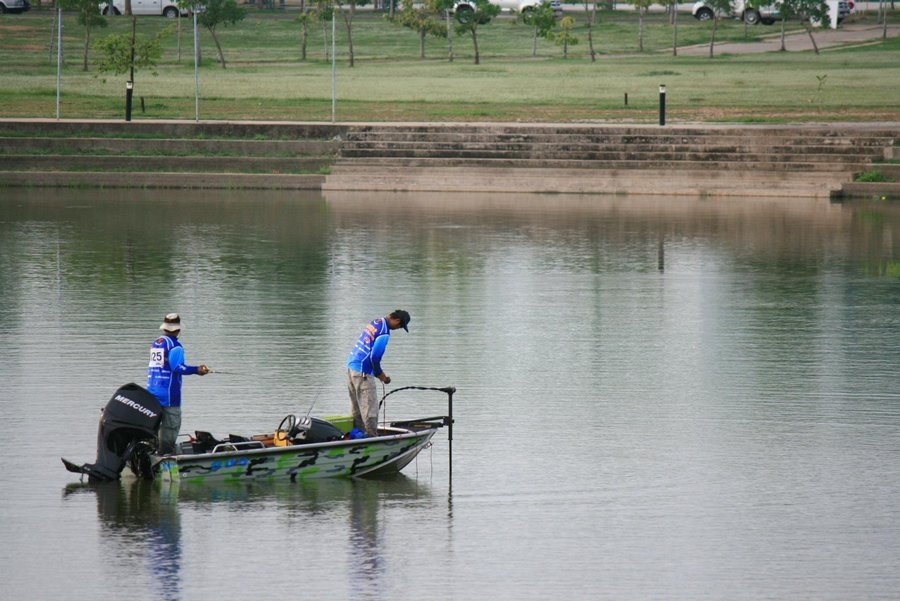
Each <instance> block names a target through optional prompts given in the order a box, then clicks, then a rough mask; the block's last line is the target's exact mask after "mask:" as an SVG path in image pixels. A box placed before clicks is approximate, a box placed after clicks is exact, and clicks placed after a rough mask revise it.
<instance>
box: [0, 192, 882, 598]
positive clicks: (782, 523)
mask: <svg viewBox="0 0 900 601" xmlns="http://www.w3.org/2000/svg"><path fill="white" fill-rule="evenodd" d="M395 308H403V309H406V310H408V311H409V312H410V313H411V314H412V318H413V319H412V323H411V324H410V332H409V334H406V333H404V332H402V331H399V332H396V333H395V335H394V336H393V337H392V341H391V343H390V346H389V348H388V352H387V355H386V358H385V363H384V366H385V369H386V371H387V373H389V374H390V375H391V376H392V377H393V382H392V385H391V388H393V387H400V386H409V385H422V386H446V385H455V386H456V387H457V388H458V393H457V395H456V396H455V397H454V410H455V415H456V427H455V429H454V440H453V452H454V455H453V480H452V485H451V482H450V480H449V473H448V471H449V470H448V467H449V464H448V455H447V451H448V441H447V433H446V431H442V432H439V433H438V435H437V436H436V437H435V444H434V446H433V447H432V448H431V449H429V450H426V451H425V452H423V454H422V455H420V456H419V458H418V460H417V461H416V462H415V463H414V464H411V465H410V466H409V467H408V468H407V469H406V470H405V471H404V475H403V477H401V478H399V479H396V480H391V481H375V482H350V481H335V482H321V483H314V484H304V485H265V484H261V485H254V486H223V487H216V488H209V489H205V488H196V487H190V486H181V487H177V486H176V487H169V486H164V485H161V484H160V483H150V484H148V483H140V482H135V481H133V480H123V481H122V482H120V483H113V484H111V485H106V486H97V487H90V486H87V485H82V484H80V483H79V481H78V478H77V476H75V475H74V474H70V473H68V472H66V471H65V470H64V469H63V466H62V464H61V463H60V460H59V458H60V456H64V457H66V458H68V459H70V460H73V461H75V462H78V463H81V462H83V461H93V459H94V456H95V441H96V432H97V430H96V428H97V420H98V417H99V410H100V409H101V408H102V407H103V406H104V405H105V404H106V401H107V400H108V399H109V397H110V395H111V394H112V393H113V392H114V391H115V389H116V388H117V387H118V386H119V385H120V384H123V383H126V382H132V381H134V382H138V383H144V382H145V378H146V363H147V350H148V348H149V344H150V342H151V341H152V340H153V338H154V337H155V336H156V335H157V332H158V330H157V327H158V325H159V323H160V320H161V318H162V316H163V315H164V314H165V313H167V312H169V311H178V312H180V313H181V315H182V319H183V322H184V323H185V329H184V331H183V333H182V336H181V340H182V341H183V343H184V345H185V347H186V354H187V358H188V361H189V362H191V363H201V362H203V363H206V364H208V365H210V366H211V367H212V368H213V369H218V370H220V371H221V373H213V374H210V375H208V376H206V377H203V378H200V377H190V378H187V379H186V380H185V407H184V421H183V430H184V431H185V432H187V431H192V430H194V429H203V430H209V431H212V432H214V433H217V434H221V435H224V434H226V433H229V432H235V433H255V432H257V431H263V430H268V431H271V430H273V429H274V428H275V427H276V426H277V425H278V423H279V422H280V421H281V419H282V417H284V415H285V414H287V413H303V414H305V413H306V412H308V411H311V412H312V414H313V415H331V414H336V413H344V412H346V410H347V400H346V390H345V384H344V368H343V366H344V361H345V359H346V356H347V354H348V352H349V350H350V347H351V346H352V344H353V342H354V340H355V338H356V336H357V335H358V333H359V330H360V329H361V327H362V325H363V324H364V323H365V322H367V321H369V320H370V319H373V318H375V317H378V316H382V315H385V314H386V313H388V312H390V311H391V310H393V309H395ZM0 335H2V337H3V344H2V345H0V373H2V387H0V408H2V412H3V419H2V421H0V437H2V440H3V441H4V444H3V448H4V450H5V454H6V457H7V459H6V467H5V468H4V469H3V470H2V472H0V540H2V541H3V544H2V545H0V565H2V566H3V576H2V578H0V598H2V599H24V598H29V599H73V600H74V599H78V600H81V599H94V600H105V599H117V600H118V599H122V598H128V599H148V600H150V599H220V598H243V597H246V596H252V597H253V598H256V597H260V596H263V597H267V598H274V597H278V598H281V597H285V598H299V599H326V600H341V599H348V600H357V599H372V600H376V599H377V600H383V599H435V600H443V599H447V600H456V599H458V600H466V601H468V600H473V601H480V600H490V601H496V600H505V599H510V600H521V599H540V600H546V599H557V598H561V599H591V600H596V599H610V600H616V601H621V600H632V599H633V600H641V601H643V600H648V599H665V600H698V599H717V600H719V599H721V600H740V599H754V600H755V599H816V600H823V599H834V600H842V601H845V600H848V599H896V598H897V591H900V378H898V375H900V374H898V363H900V207H898V206H897V205H888V204H878V205H840V204H832V203H829V202H827V201H821V200H820V201H811V200H803V199H787V200H781V201H779V200H772V199H767V200H757V199H753V198H747V199H729V200H709V199H705V200H700V199H681V198H679V199H667V198H651V199H645V198H619V197H601V198H594V197H578V196H573V197H569V196H559V195H556V196H534V197H521V196H513V195H496V196H481V195H420V194H384V195H378V194H332V193H328V194H326V195H324V196H323V195H321V194H318V193H310V194H297V193H266V192H244V191H241V192H218V191H217V192H185V191H152V192H144V191H133V190H127V191H125V190H121V191H120V190H113V191H98V190H84V191H80V190H61V191H56V190H15V189H12V190H11V189H4V190H0ZM404 395H406V396H404ZM444 411H445V397H444V396H443V395H441V394H439V393H424V394H413V393H399V394H396V395H393V396H391V397H390V399H389V402H388V418H389V419H400V418H403V417H417V416H418V417H421V416H427V415H438V414H441V413H443V412H444Z"/></svg>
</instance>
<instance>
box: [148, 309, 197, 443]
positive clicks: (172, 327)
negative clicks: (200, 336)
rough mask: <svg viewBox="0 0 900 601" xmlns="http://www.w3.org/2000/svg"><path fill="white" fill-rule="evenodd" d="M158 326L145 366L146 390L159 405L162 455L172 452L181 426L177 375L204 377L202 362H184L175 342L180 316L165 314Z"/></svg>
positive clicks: (178, 343)
mask: <svg viewBox="0 0 900 601" xmlns="http://www.w3.org/2000/svg"><path fill="white" fill-rule="evenodd" d="M159 329H160V330H162V331H163V335H162V336H160V337H159V338H157V339H156V340H154V341H153V344H152V345H151V346H150V365H149V366H148V367H147V390H149V391H150V392H152V393H153V395H154V396H155V397H156V398H157V399H159V404H160V405H162V422H161V423H160V426H159V452H160V454H162V455H165V454H169V453H174V452H175V439H176V438H178V430H179V429H180V428H181V376H190V375H194V374H200V375H201V376H205V375H206V374H208V373H209V368H208V367H206V366H205V365H187V364H186V363H185V362H184V347H182V346H181V343H180V342H178V334H180V333H181V317H180V316H179V315H178V313H169V314H168V315H166V317H165V319H164V320H163V323H162V325H160V326H159Z"/></svg>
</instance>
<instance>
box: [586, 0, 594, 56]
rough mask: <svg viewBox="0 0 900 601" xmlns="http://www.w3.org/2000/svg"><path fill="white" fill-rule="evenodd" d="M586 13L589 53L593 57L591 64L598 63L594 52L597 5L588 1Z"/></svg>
mask: <svg viewBox="0 0 900 601" xmlns="http://www.w3.org/2000/svg"><path fill="white" fill-rule="evenodd" d="M584 12H585V13H586V14H587V38H588V52H589V53H590V55H591V62H592V63H595V62H597V52H596V51H595V50H594V25H595V24H596V23H597V3H596V2H590V3H588V2H587V0H585V2H584Z"/></svg>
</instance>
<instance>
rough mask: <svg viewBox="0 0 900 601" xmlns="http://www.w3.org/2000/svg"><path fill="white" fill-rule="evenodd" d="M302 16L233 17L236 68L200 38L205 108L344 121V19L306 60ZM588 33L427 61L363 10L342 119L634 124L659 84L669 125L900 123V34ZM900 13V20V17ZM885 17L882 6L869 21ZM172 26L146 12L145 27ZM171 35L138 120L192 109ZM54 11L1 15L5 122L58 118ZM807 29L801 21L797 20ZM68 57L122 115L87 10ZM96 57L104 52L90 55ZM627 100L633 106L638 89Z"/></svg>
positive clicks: (442, 44)
mask: <svg viewBox="0 0 900 601" xmlns="http://www.w3.org/2000/svg"><path fill="white" fill-rule="evenodd" d="M297 14H298V13H297V12H296V11H291V10H288V11H283V10H281V11H274V12H272V11H257V10H255V9H252V8H251V9H250V10H249V12H248V16H247V18H246V19H245V20H244V21H242V22H240V23H238V24H237V25H235V26H229V27H223V26H220V27H219V29H218V35H219V38H220V41H221V43H222V47H223V49H224V53H225V58H226V64H227V68H226V69H223V68H222V67H221V66H220V65H219V64H218V63H216V61H215V47H214V45H213V42H212V38H211V37H210V35H209V33H208V32H207V31H205V30H201V32H200V42H201V51H202V56H203V62H202V64H201V66H200V69H199V91H200V101H199V105H200V118H201V119H215V120H217V119H233V120H244V119H249V120H291V121H330V120H331V107H332V105H331V98H332V66H331V61H330V60H329V59H326V54H325V53H326V46H328V47H329V50H330V39H329V40H328V43H327V44H326V41H325V37H324V34H325V33H327V34H328V35H329V36H330V31H331V24H330V23H328V24H327V27H326V28H324V30H323V27H322V26H321V25H317V26H315V27H311V28H310V31H309V40H308V46H307V60H305V61H302V60H301V54H300V31H301V30H300V26H299V24H298V23H297V22H296V21H295V17H296V15H297ZM576 16H577V17H578V19H579V22H578V25H577V27H576V30H575V35H576V36H577V37H578V43H577V44H575V45H574V46H570V47H569V56H568V58H563V53H562V49H561V48H559V47H557V46H556V45H554V44H553V43H552V42H549V41H547V40H543V39H541V40H538V44H537V56H532V33H531V30H530V28H528V27H527V26H525V25H523V24H521V23H517V22H516V21H515V20H514V19H512V18H510V17H508V16H505V17H501V18H499V19H497V20H496V21H495V22H493V23H491V24H487V25H484V26H482V27H481V28H480V29H479V39H478V41H479V48H480V50H481V64H480V65H475V64H474V61H473V56H474V55H473V51H472V48H473V45H472V41H471V39H470V38H466V37H455V38H454V39H453V50H454V55H455V60H454V61H453V62H449V61H448V60H447V40H446V39H444V38H436V37H429V38H428V39H427V41H426V58H425V59H420V58H419V45H418V38H417V35H416V33H415V32H413V31H411V30H409V29H405V28H403V27H400V26H397V25H394V24H392V23H389V22H387V21H385V20H384V18H383V16H382V14H380V13H372V12H369V11H367V12H364V13H358V14H357V16H356V18H355V20H354V23H353V46H354V51H355V53H354V54H355V66H354V67H353V68H350V67H349V66H348V60H347V58H348V50H347V48H348V44H347V32H346V29H345V27H344V24H343V22H342V21H341V20H340V19H339V20H338V23H337V40H336V47H337V59H338V60H337V67H336V80H337V85H336V90H337V101H336V119H337V120H338V121H433V120H439V121H515V120H521V121H627V122H654V121H655V120H656V119H657V102H658V85H659V84H660V83H665V84H666V87H667V116H668V120H669V121H670V122H674V121H682V122H700V121H761V122H805V121H834V120H842V121H885V120H892V121H900V60H898V57H900V40H898V39H896V38H893V39H889V40H887V41H883V42H882V41H879V42H877V43H874V44H871V45H865V46H860V47H857V48H845V49H839V50H828V51H823V52H822V54H820V55H818V56H817V55H815V54H813V53H812V52H788V53H777V52H776V53H768V54H746V55H739V56H729V55H718V54H717V56H716V57H715V58H712V59H710V58H708V57H706V56H703V57H687V56H672V47H671V45H672V26H671V25H670V24H669V22H668V19H667V17H666V16H665V15H663V14H659V13H654V14H651V15H648V16H647V17H646V18H645V23H644V51H643V52H640V51H639V50H638V21H637V15H636V14H634V13H631V12H626V11H615V12H601V13H600V22H599V24H597V25H596V26H595V28H594V31H593V38H594V47H595V50H596V52H597V53H598V58H597V60H596V62H592V61H591V59H590V55H589V49H588V44H587V29H586V24H585V19H584V16H583V14H581V13H577V14H576ZM890 16H891V18H892V19H894V20H895V21H900V14H897V13H894V14H892V15H890ZM863 18H865V19H869V20H871V22H872V23H873V24H874V15H869V16H865V17H863ZM108 21H109V25H108V27H106V28H102V29H97V30H95V31H94V33H93V37H94V38H95V39H96V38H99V37H103V36H106V35H109V34H110V33H123V32H126V31H130V27H131V20H130V19H129V18H127V17H111V18H109V20H108ZM167 26H169V27H174V23H173V21H170V20H167V19H164V18H156V17H139V18H138V34H151V33H155V32H157V31H159V30H160V29H162V28H164V27H167ZM181 26H182V31H181V34H180V53H179V35H178V33H177V32H176V31H174V30H173V31H172V32H171V33H170V34H169V35H168V36H167V38H166V44H165V49H164V53H163V56H162V57H161V59H160V60H159V62H158V64H157V73H158V74H157V75H153V74H152V73H151V72H150V71H149V70H144V71H138V72H137V74H136V76H135V92H134V95H135V97H134V109H133V118H134V119H136V120H139V119H193V118H194V89H195V80H194V65H193V58H192V43H193V42H192V31H191V26H192V23H191V20H190V19H182V20H181ZM53 27H54V14H53V13H51V12H49V11H39V10H33V11H31V12H29V13H25V14H23V15H9V14H7V15H3V16H2V17H0V117H2V118H27V117H50V118H52V117H55V115H56V84H57V69H56V54H55V49H53V48H52V47H51V44H52V40H53V39H54V33H53ZM779 29H780V28H779V25H778V24H776V25H774V26H764V25H758V26H755V27H749V28H748V27H745V26H744V25H743V24H741V23H739V22H736V21H733V20H726V21H722V22H720V23H719V26H718V33H717V40H719V41H725V40H739V41H742V40H754V39H758V36H762V35H778V32H779ZM789 30H793V31H796V30H797V27H796V26H793V27H789ZM710 31H711V25H710V23H708V22H706V23H701V22H699V21H696V20H695V19H693V18H692V17H691V16H690V15H689V14H687V13H682V14H681V15H680V16H679V19H678V43H679V47H682V46H686V45H691V44H707V45H708V43H709V39H710ZM63 33H64V40H63V50H64V55H65V59H66V60H65V66H64V68H63V70H62V76H61V105H60V106H61V108H60V116H61V117H62V118H67V119H76V118H113V119H117V118H121V117H123V115H124V102H125V101H124V97H125V80H126V79H127V76H126V75H113V74H105V75H104V74H99V73H98V72H97V71H96V68H95V67H94V66H93V64H91V65H90V68H89V70H88V71H83V70H82V48H83V44H84V30H83V28H82V27H81V26H79V25H78V24H77V23H76V20H75V16H74V15H64V18H63ZM92 53H93V51H92ZM626 95H627V105H626V102H625V97H626Z"/></svg>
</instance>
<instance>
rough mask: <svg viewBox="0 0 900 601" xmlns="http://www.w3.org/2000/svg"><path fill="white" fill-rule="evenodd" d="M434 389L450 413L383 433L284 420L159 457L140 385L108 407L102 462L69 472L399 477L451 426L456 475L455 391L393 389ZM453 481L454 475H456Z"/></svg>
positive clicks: (71, 466)
mask: <svg viewBox="0 0 900 601" xmlns="http://www.w3.org/2000/svg"><path fill="white" fill-rule="evenodd" d="M401 390H435V391H439V392H443V393H445V394H446V395H447V399H448V414H447V415H439V416H434V417H425V418H421V419H413V420H405V421H394V422H390V423H389V424H380V425H379V428H378V435H377V436H371V437H365V436H363V435H361V434H359V433H358V432H357V431H355V430H352V419H350V418H349V417H345V416H341V417H331V418H315V417H309V416H302V417H299V418H298V417H297V416H295V415H293V414H288V415H287V416H285V418H284V419H283V420H281V423H280V424H279V425H278V428H277V429H276V430H275V431H274V432H267V433H262V434H255V435H250V436H242V435H236V434H229V435H228V436H227V437H224V438H222V439H218V438H215V437H214V436H213V435H212V434H210V433H209V432H205V431H199V430H198V431H196V432H195V433H194V435H192V436H190V437H189V438H188V439H187V440H186V441H184V442H180V443H178V445H177V451H176V453H175V454H172V455H159V454H158V453H157V433H158V430H159V424H160V421H161V414H162V410H161V407H160V405H159V402H158V401H157V400H156V397H155V396H153V394H151V393H150V392H148V391H147V390H146V389H144V388H142V387H141V386H138V385H137V384H126V385H124V386H122V387H120V388H119V389H118V390H117V391H116V392H115V394H113V396H112V398H111V399H110V400H109V402H108V403H107V404H106V407H105V408H104V409H103V413H102V416H101V418H100V426H99V428H98V432H97V459H96V460H95V462H94V463H84V464H81V465H77V464H75V463H73V462H71V461H68V460H66V459H63V460H62V462H63V465H65V467H66V469H67V470H69V471H70V472H74V473H77V474H81V475H82V477H84V476H87V477H88V481H89V482H103V481H108V480H117V479H118V478H119V476H120V474H121V473H122V471H123V470H124V469H125V467H126V466H127V467H128V468H129V469H130V471H131V472H132V473H134V475H135V476H137V477H139V478H143V479H146V480H162V481H168V482H197V483H215V482H236V481H249V480H280V481H291V482H295V481H304V480H313V479H319V478H363V477H382V476H388V475H391V474H396V473H398V472H399V471H400V470H402V469H403V468H404V467H405V466H406V465H408V464H409V463H410V462H411V461H412V460H413V459H415V458H416V456H417V455H418V454H419V452H420V451H422V449H424V448H426V447H428V446H429V444H430V443H431V439H432V437H433V436H434V434H435V433H436V432H437V430H438V429H439V428H442V427H444V426H447V427H448V433H449V436H448V439H449V442H450V449H451V451H450V452H451V463H450V466H451V467H450V469H451V472H450V473H451V474H452V445H453V442H452V441H453V393H454V392H456V389H455V388H454V387H452V386H448V387H444V388H433V387H425V386H407V387H404V388H397V389H394V390H391V391H390V392H388V393H387V394H385V395H384V397H382V399H381V403H383V402H384V399H385V398H386V397H387V396H388V395H390V394H393V393H395V392H400V391H401ZM451 477H452V476H451Z"/></svg>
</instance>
